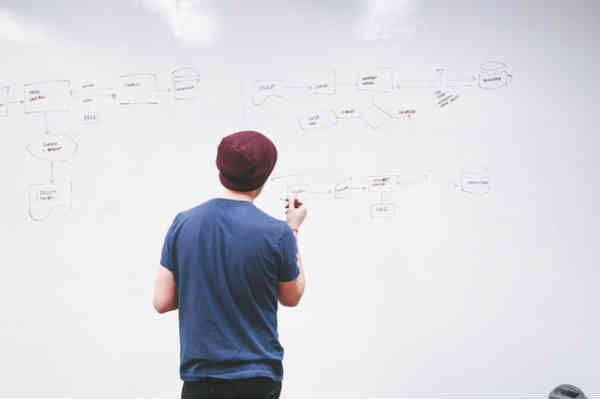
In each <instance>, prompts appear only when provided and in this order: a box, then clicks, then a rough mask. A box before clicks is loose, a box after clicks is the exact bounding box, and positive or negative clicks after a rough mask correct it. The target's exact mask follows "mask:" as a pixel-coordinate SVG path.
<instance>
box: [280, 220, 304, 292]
mask: <svg viewBox="0 0 600 399" xmlns="http://www.w3.org/2000/svg"><path fill="white" fill-rule="evenodd" d="M279 249H280V251H281V265H279V270H278V273H277V279H278V280H279V281H284V282H285V281H292V280H294V279H295V278H296V277H298V275H299V274H300V269H298V245H297V243H296V237H294V233H293V232H292V229H290V227H289V226H287V225H286V226H285V228H284V231H283V235H282V236H281V238H280V239H279Z"/></svg>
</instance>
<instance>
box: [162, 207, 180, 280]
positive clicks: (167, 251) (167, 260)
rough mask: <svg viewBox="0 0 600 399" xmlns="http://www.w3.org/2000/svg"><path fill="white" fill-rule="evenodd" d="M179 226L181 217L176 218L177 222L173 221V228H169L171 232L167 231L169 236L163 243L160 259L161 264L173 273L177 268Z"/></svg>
mask: <svg viewBox="0 0 600 399" xmlns="http://www.w3.org/2000/svg"><path fill="white" fill-rule="evenodd" d="M178 226H179V215H177V216H176V217H175V220H173V223H171V227H169V231H167V236H166V237H165V242H164V243H163V248H162V254H161V257H160V264H161V265H163V266H164V267H166V268H167V269H169V270H171V271H172V272H173V271H175V269H176V268H177V253H176V251H175V238H176V237H177V229H178Z"/></svg>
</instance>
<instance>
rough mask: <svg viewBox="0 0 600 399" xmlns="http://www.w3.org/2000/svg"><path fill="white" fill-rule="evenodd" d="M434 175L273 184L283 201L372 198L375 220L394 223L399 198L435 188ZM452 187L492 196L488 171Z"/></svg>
mask: <svg viewBox="0 0 600 399" xmlns="http://www.w3.org/2000/svg"><path fill="white" fill-rule="evenodd" d="M432 175H433V174H432V172H430V171H426V172H423V173H413V174H406V173H396V172H389V173H382V174H378V175H369V176H351V177H346V178H341V179H334V178H332V179H329V180H328V179H325V180H324V181H323V179H316V178H315V177H314V176H311V175H310V174H291V175H283V176H274V177H272V178H271V181H272V182H274V183H276V184H280V185H281V189H282V192H281V195H282V198H288V197H289V196H290V195H294V196H296V197H298V198H300V200H305V199H311V198H319V199H328V200H344V199H349V198H352V197H354V196H356V195H370V196H371V197H373V198H374V199H376V200H375V202H373V204H371V206H370V211H369V214H370V217H371V218H372V219H391V218H393V217H395V216H396V215H397V208H398V204H397V202H396V201H395V200H394V198H395V194H396V193H400V192H401V191H403V190H406V189H410V188H418V187H421V186H424V185H425V184H431V183H432V182H433V181H434V180H433V179H432ZM447 183H448V184H447V185H448V186H450V187H453V188H454V189H455V190H456V191H457V192H459V193H463V194H471V195H484V194H487V193H489V192H490V189H491V183H490V173H489V170H488V169H487V168H469V169H464V170H461V171H460V172H459V173H458V176H457V178H456V180H454V181H448V182H447Z"/></svg>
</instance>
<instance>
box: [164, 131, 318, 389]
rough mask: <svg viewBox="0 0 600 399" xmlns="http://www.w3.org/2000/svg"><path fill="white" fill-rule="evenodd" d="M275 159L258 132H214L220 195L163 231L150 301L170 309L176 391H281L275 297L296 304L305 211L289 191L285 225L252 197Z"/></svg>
mask: <svg viewBox="0 0 600 399" xmlns="http://www.w3.org/2000/svg"><path fill="white" fill-rule="evenodd" d="M276 161H277V149H276V148H275V145H274V144H273V143H272V142H271V141H270V140H269V139H268V138H267V137H265V136H264V135H262V134H261V133H258V132H255V131H243V132H237V133H234V134H232V135H229V136H227V137H225V138H223V139H222V140H221V143H220V144H219V147H218V151H217V162H216V163H217V167H218V169H219V179H220V181H221V183H222V185H223V193H222V195H221V197H218V198H213V199H211V200H209V201H207V202H204V203H202V204H201V205H199V206H196V207H194V208H192V209H189V210H187V211H184V212H181V213H179V214H178V215H177V216H176V218H175V220H174V221H173V223H172V225H171V227H170V228H169V231H168V233H167V236H166V238H165V242H164V246H163V250H162V257H161V266H160V267H159V271H158V276H157V278H156V285H155V290H154V301H153V302H154V307H155V309H156V310H157V311H158V312H159V313H164V312H168V311H171V310H175V309H179V338H180V377H181V379H182V380H183V388H182V393H181V397H182V398H184V399H188V398H190V399H191V398H220V399H221V398H278V397H279V395H280V392H281V380H282V378H283V368H282V359H283V348H282V347H281V345H280V343H279V339H278V333H277V301H278V300H279V302H280V303H281V304H282V305H284V306H296V305H297V304H298V302H299V301H300V298H301V297H302V294H303V293H304V284H305V282H304V271H303V267H302V262H301V259H300V254H299V253H298V248H297V234H298V228H299V227H300V225H301V224H302V222H303V220H304V218H305V217H306V212H307V210H306V207H305V206H304V205H302V204H299V203H297V202H296V200H295V198H293V197H290V198H288V207H287V208H288V210H287V212H286V214H287V223H286V222H283V221H281V220H278V219H275V218H273V217H271V216H269V215H267V214H266V213H264V212H262V211H261V210H259V209H258V208H257V207H256V206H255V205H254V204H253V201H254V199H255V198H256V197H257V196H258V195H259V194H260V193H261V191H262V188H263V185H264V183H265V182H266V181H267V179H268V177H269V175H270V174H271V172H272V170H273V168H274V167H275V163H276ZM296 205H300V206H298V207H296Z"/></svg>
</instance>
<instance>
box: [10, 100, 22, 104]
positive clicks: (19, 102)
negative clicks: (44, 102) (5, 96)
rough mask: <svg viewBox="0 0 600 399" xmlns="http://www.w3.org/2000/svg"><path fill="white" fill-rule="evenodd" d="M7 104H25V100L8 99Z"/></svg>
mask: <svg viewBox="0 0 600 399" xmlns="http://www.w3.org/2000/svg"><path fill="white" fill-rule="evenodd" d="M6 103H7V104H25V100H16V101H7V102H6Z"/></svg>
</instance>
